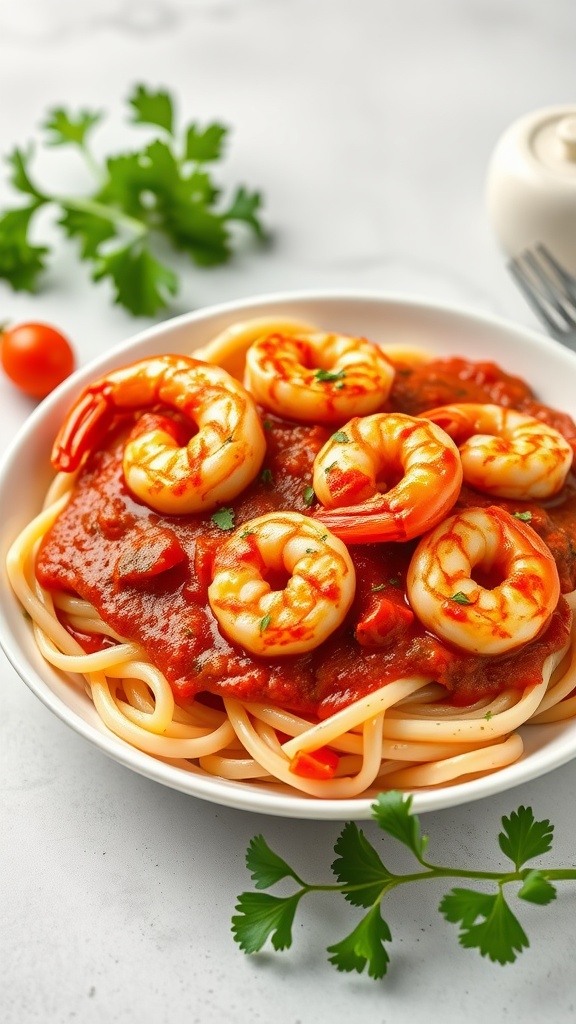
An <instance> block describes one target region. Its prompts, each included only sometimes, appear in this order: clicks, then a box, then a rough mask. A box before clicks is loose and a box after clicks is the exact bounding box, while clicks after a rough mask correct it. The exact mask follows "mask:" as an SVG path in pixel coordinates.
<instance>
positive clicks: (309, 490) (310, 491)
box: [302, 486, 316, 508]
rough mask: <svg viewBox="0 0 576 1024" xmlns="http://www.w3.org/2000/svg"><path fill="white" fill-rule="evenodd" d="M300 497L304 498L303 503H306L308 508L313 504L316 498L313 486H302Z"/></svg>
mask: <svg viewBox="0 0 576 1024" xmlns="http://www.w3.org/2000/svg"><path fill="white" fill-rule="evenodd" d="M302 497H303V499H304V504H305V505H307V506H308V508H309V507H310V505H313V504H314V501H315V499H316V494H315V493H314V488H313V487H310V486H308V487H305V488H304V492H303V494H302Z"/></svg>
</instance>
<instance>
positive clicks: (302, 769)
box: [290, 747, 340, 779]
mask: <svg viewBox="0 0 576 1024" xmlns="http://www.w3.org/2000/svg"><path fill="white" fill-rule="evenodd" d="M339 760H340V759H339V757H338V754H336V753H335V751H333V750H330V748H329V747H319V748H318V750H311V751H310V753H308V752H307V751H303V750H299V751H298V753H297V754H295V755H294V757H293V758H292V760H291V762H290V771H291V772H293V774H294V775H299V776H300V777H301V778H302V779H333V778H334V775H335V774H336V769H337V767H338V761H339Z"/></svg>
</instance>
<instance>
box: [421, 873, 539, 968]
mask: <svg viewBox="0 0 576 1024" xmlns="http://www.w3.org/2000/svg"><path fill="white" fill-rule="evenodd" d="M440 912H441V913H442V914H443V915H444V917H445V918H446V920H447V921H451V922H452V923H453V924H459V925H460V934H459V941H460V944H461V945H462V946H464V947H465V948H466V949H472V948H476V949H478V950H479V952H480V954H481V956H487V957H489V958H490V960H494V961H496V962H498V963H500V964H507V963H513V961H514V960H515V959H516V955H517V954H518V953H521V952H522V950H523V949H526V948H527V947H528V945H529V942H528V939H527V937H526V934H525V933H524V930H523V928H522V926H521V925H520V922H519V921H518V919H517V918H516V917H515V916H514V914H513V913H512V911H511V910H510V907H509V906H508V904H507V903H506V900H505V899H504V895H503V893H502V891H499V892H497V893H496V894H495V895H486V894H485V893H480V892H476V891H475V890H474V889H452V891H451V893H449V894H448V895H447V896H445V897H444V899H443V900H442V902H441V903H440Z"/></svg>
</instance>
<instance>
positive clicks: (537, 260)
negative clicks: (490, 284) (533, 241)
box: [508, 244, 576, 342]
mask: <svg viewBox="0 0 576 1024" xmlns="http://www.w3.org/2000/svg"><path fill="white" fill-rule="evenodd" d="M508 269H509V270H510V272H511V274H512V276H513V277H514V279H515V281H516V283H517V285H518V287H519V288H520V290H521V291H522V293H523V295H524V297H525V299H526V301H527V302H528V303H529V305H530V306H531V307H532V309H533V310H534V312H535V313H536V315H537V316H538V317H539V319H540V320H542V322H543V323H544V324H545V326H546V327H547V329H548V331H549V332H550V333H551V334H552V335H553V336H554V337H555V338H557V339H558V340H560V341H564V342H566V341H567V335H568V334H571V333H572V334H574V332H575V331H576V281H575V280H574V278H573V277H571V275H570V274H568V273H567V271H565V270H564V268H563V267H562V266H561V265H560V264H559V263H558V262H557V260H555V259H554V257H553V256H552V254H551V253H550V252H549V251H548V249H546V247H545V246H543V245H541V244H539V245H537V246H536V247H535V249H534V250H530V249H527V250H526V251H525V252H524V253H521V254H520V255H519V256H517V257H515V258H514V259H512V260H510V262H509V264H508ZM575 340H576V339H575Z"/></svg>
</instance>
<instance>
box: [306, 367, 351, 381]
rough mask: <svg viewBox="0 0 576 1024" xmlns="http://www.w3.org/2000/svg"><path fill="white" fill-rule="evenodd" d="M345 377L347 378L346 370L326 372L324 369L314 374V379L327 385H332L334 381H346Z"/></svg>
mask: <svg viewBox="0 0 576 1024" xmlns="http://www.w3.org/2000/svg"><path fill="white" fill-rule="evenodd" d="M345 376H346V371H345V370H324V369H319V370H316V372H315V374H314V379H315V380H318V381H321V382H323V383H326V384H331V383H333V382H334V381H337V380H340V381H341V380H344V378H345Z"/></svg>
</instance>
